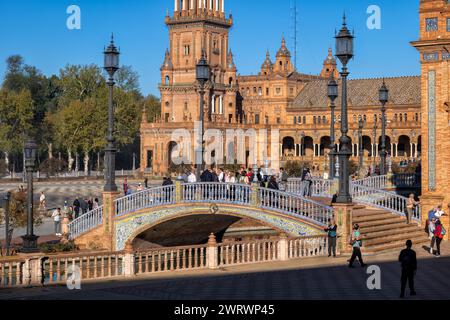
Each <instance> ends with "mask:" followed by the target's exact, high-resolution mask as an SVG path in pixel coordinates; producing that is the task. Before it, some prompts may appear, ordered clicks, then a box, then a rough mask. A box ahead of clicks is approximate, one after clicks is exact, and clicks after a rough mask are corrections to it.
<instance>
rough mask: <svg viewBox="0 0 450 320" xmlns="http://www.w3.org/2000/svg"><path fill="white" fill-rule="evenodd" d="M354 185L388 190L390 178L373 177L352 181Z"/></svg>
mask: <svg viewBox="0 0 450 320" xmlns="http://www.w3.org/2000/svg"><path fill="white" fill-rule="evenodd" d="M352 183H353V184H355V185H358V186H363V187H368V188H374V189H386V188H387V186H388V176H387V175H382V176H371V177H367V178H364V179H360V180H355V181H352Z"/></svg>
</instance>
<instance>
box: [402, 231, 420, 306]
mask: <svg viewBox="0 0 450 320" xmlns="http://www.w3.org/2000/svg"><path fill="white" fill-rule="evenodd" d="M411 248H412V241H411V240H408V241H406V249H403V250H402V251H401V252H400V255H399V257H398V261H399V262H400V263H401V266H402V275H401V293H400V298H404V297H405V289H406V282H408V284H409V292H410V294H411V295H412V296H415V295H416V290H415V289H414V276H415V274H416V271H417V257H416V252H415V251H414V250H412V249H411Z"/></svg>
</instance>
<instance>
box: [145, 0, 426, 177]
mask: <svg viewBox="0 0 450 320" xmlns="http://www.w3.org/2000/svg"><path fill="white" fill-rule="evenodd" d="M224 5H225V1H224V0H191V1H188V0H175V7H174V8H175V10H174V13H173V16H167V17H166V24H167V26H168V28H169V37H170V47H169V49H168V50H167V51H166V54H165V58H164V63H163V65H162V67H161V84H160V85H159V89H160V91H161V118H160V119H157V120H156V121H155V122H153V123H148V122H147V120H146V117H145V116H144V117H143V122H142V125H141V156H142V159H141V170H142V171H144V172H147V173H153V174H164V173H166V172H167V170H168V167H169V165H170V163H171V158H170V156H169V155H170V154H171V151H172V149H173V147H174V146H176V145H177V144H180V141H172V138H171V137H172V133H173V132H174V130H176V129H180V128H182V129H187V130H189V131H191V132H193V130H194V122H195V121H198V120H199V117H200V116H199V105H200V100H199V99H200V98H199V92H198V84H197V83H196V79H195V65H196V63H197V61H198V60H199V59H200V57H201V52H202V48H205V50H206V54H207V60H208V63H209V64H210V66H211V70H212V77H211V81H209V82H208V84H207V86H206V92H207V93H206V95H205V115H206V116H205V119H206V123H205V128H206V129H208V128H214V129H218V130H221V131H225V130H227V129H243V130H246V129H250V128H253V129H256V130H258V129H267V130H268V131H270V130H272V129H276V130H279V132H280V134H279V141H277V143H279V148H276V152H279V156H280V159H281V163H275V162H274V163H271V164H270V165H271V167H272V169H275V170H278V167H279V166H280V165H283V163H284V162H285V161H287V160H308V161H311V162H313V163H314V164H315V165H316V166H318V167H319V168H320V169H325V168H327V165H328V160H327V154H328V151H329V145H330V123H331V119H330V109H329V101H328V99H327V97H326V86H327V82H328V80H329V79H330V77H331V76H334V77H335V78H339V74H338V72H337V64H336V60H335V59H334V57H333V54H332V51H331V49H330V50H329V51H328V55H326V54H325V53H324V56H325V55H326V58H325V61H324V63H323V65H322V66H318V74H317V75H306V74H302V73H300V72H298V71H297V70H295V68H294V65H293V64H292V62H291V54H290V52H289V50H288V48H287V46H286V42H285V40H284V39H283V40H282V42H281V46H280V49H279V50H278V52H277V53H276V56H275V60H272V59H271V56H270V53H269V52H267V53H266V56H265V58H264V56H263V55H262V57H261V61H262V66H261V69H260V70H259V72H258V73H257V74H255V75H238V74H237V68H236V65H235V61H234V57H233V54H232V51H231V49H230V48H229V44H228V39H229V30H230V28H231V26H232V25H233V18H232V16H231V15H230V16H228V17H227V16H225V8H224ZM405 45H407V44H405ZM320 69H321V70H320ZM385 81H386V84H387V86H388V88H389V90H390V101H389V103H388V105H387V108H388V112H387V119H388V126H387V135H388V139H387V148H388V151H389V153H390V154H391V155H392V156H393V157H394V160H400V159H404V158H418V157H420V155H421V149H422V148H421V145H422V141H421V131H420V127H421V121H425V120H424V119H422V117H421V108H420V105H421V97H420V92H421V79H420V77H398V78H387V79H385ZM338 82H339V81H338ZM381 84H382V79H359V80H351V81H350V82H349V85H348V86H349V108H350V109H349V123H350V136H351V138H352V141H353V146H354V147H353V149H354V156H355V157H357V156H358V153H359V149H360V148H359V146H358V138H357V130H358V119H359V118H362V119H364V120H365V126H364V129H363V149H364V154H365V161H366V163H367V164H369V163H375V162H378V161H379V159H378V158H377V155H378V154H379V151H380V140H381V139H380V136H381V121H380V120H381V106H380V103H379V102H378V89H379V88H380V86H381ZM422 85H423V82H422ZM338 100H339V99H338ZM336 111H337V112H336V132H337V137H338V136H339V133H338V131H339V125H340V123H339V121H340V115H339V111H340V105H339V104H338V108H337V109H336ZM193 140H194V139H193V138H192V141H191V142H192V150H187V152H190V153H191V154H193V152H194V151H193V148H194V141H193ZM250 144H251V143H249V142H247V144H246V148H247V149H249V148H250ZM224 149H225V150H227V147H226V146H224ZM230 149H231V147H230ZM270 152H271V151H270V150H267V153H266V155H269V154H270ZM225 154H227V151H225ZM247 155H248V151H247ZM263 158H264V157H258V159H257V162H258V165H262V164H263V163H264V159H263ZM247 165H251V163H247Z"/></svg>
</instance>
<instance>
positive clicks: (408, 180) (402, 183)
mask: <svg viewBox="0 0 450 320" xmlns="http://www.w3.org/2000/svg"><path fill="white" fill-rule="evenodd" d="M392 184H393V185H394V186H395V187H397V188H418V187H420V186H421V185H422V175H421V174H417V173H397V174H394V175H393V176H392Z"/></svg>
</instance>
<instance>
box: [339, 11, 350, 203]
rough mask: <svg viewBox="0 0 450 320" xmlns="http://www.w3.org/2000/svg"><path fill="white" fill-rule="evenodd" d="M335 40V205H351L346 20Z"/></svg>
mask: <svg viewBox="0 0 450 320" xmlns="http://www.w3.org/2000/svg"><path fill="white" fill-rule="evenodd" d="M335 38H336V56H337V57H338V59H339V61H340V62H341V63H342V71H341V72H340V74H341V78H342V96H341V98H342V103H341V138H340V139H339V141H340V150H339V152H338V157H339V170H340V172H339V192H338V196H337V199H336V202H337V203H342V204H346V203H351V202H352V197H351V195H350V175H349V160H350V156H351V155H352V151H351V149H350V138H349V137H348V136H347V133H348V112H347V111H348V110H347V77H348V75H349V72H348V69H347V63H348V62H349V61H350V59H352V58H353V39H354V36H353V35H352V34H351V33H350V31H349V30H348V28H347V23H346V18H345V15H344V21H343V24H342V28H341V30H340V31H339V33H338V34H337V35H336V36H335Z"/></svg>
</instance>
